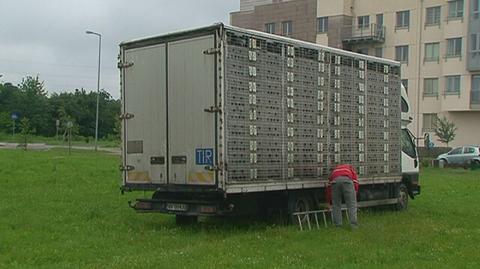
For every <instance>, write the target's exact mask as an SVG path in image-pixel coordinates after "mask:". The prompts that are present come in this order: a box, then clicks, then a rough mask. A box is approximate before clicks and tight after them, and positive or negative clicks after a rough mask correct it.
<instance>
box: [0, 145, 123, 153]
mask: <svg viewBox="0 0 480 269" xmlns="http://www.w3.org/2000/svg"><path fill="white" fill-rule="evenodd" d="M18 145H19V144H18V143H5V142H0V149H16V148H18ZM52 148H64V149H67V148H68V146H64V145H47V144H43V143H32V144H28V150H50V149H52ZM72 149H80V150H95V147H87V146H72ZM98 150H99V151H105V152H108V153H112V154H116V155H120V153H121V151H120V149H119V148H103V147H99V148H98Z"/></svg>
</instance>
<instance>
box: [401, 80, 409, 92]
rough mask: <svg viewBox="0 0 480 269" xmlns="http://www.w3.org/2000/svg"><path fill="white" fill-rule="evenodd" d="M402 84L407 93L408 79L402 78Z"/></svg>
mask: <svg viewBox="0 0 480 269" xmlns="http://www.w3.org/2000/svg"><path fill="white" fill-rule="evenodd" d="M402 85H403V87H405V91H406V92H407V94H408V79H402Z"/></svg>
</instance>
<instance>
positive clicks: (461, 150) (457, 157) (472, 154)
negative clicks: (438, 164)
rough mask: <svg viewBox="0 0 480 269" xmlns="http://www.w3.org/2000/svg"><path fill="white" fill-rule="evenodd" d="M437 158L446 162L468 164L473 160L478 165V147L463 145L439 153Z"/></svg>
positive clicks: (479, 159) (479, 162)
mask: <svg viewBox="0 0 480 269" xmlns="http://www.w3.org/2000/svg"><path fill="white" fill-rule="evenodd" d="M437 160H439V161H443V162H444V163H448V164H470V163H471V162H473V163H475V164H477V165H480V147H479V146H463V147H458V148H454V149H452V150H451V151H449V152H447V153H444V154H441V155H439V156H438V157H437Z"/></svg>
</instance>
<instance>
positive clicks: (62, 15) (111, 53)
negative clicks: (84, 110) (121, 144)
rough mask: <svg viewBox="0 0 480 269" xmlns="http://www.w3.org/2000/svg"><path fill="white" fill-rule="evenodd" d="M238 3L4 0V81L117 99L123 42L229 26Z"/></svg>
mask: <svg viewBox="0 0 480 269" xmlns="http://www.w3.org/2000/svg"><path fill="white" fill-rule="evenodd" d="M239 3H240V0H175V1H169V0H141V1H127V0H0V75H3V76H2V77H0V81H1V82H12V83H13V84H18V83H20V82H21V80H22V78H23V77H25V76H36V75H39V77H40V79H41V80H44V81H45V86H46V89H47V91H48V92H50V93H51V92H63V91H72V90H74V89H77V88H78V89H79V88H84V89H87V90H96V87H97V86H96V85H97V84H96V83H97V59H98V38H96V37H95V36H93V35H87V34H85V31H86V30H92V31H95V32H99V33H101V34H102V43H103V44H102V65H101V73H102V75H101V86H100V87H101V88H104V89H105V90H107V91H108V92H110V94H111V95H112V96H113V97H114V98H119V96H120V92H119V82H118V80H119V79H118V76H119V75H118V70H117V67H116V66H117V55H118V44H119V43H120V42H121V41H125V40H130V39H134V38H139V37H145V36H152V35H159V34H164V33H167V32H172V31H176V30H184V29H187V28H195V27H198V26H205V25H210V24H213V23H215V22H225V23H228V22H229V12H231V11H236V10H238V9H239Z"/></svg>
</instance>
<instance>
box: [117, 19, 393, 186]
mask: <svg viewBox="0 0 480 269" xmlns="http://www.w3.org/2000/svg"><path fill="white" fill-rule="evenodd" d="M119 68H120V69H121V81H122V86H121V90H122V124H123V125H122V132H123V134H122V139H123V142H122V147H123V153H122V166H121V169H122V177H123V184H122V185H123V188H124V189H125V190H156V189H159V188H171V189H176V190H188V191H217V192H224V193H227V194H228V193H246V192H263V191H275V190H292V189H305V188H319V187H324V186H325V185H326V181H327V177H328V174H329V172H330V171H331V169H332V168H333V167H334V166H335V165H337V164H340V163H349V164H352V165H353V166H354V167H355V168H356V169H357V170H358V172H359V175H360V183H361V184H376V183H392V182H400V181H401V144H400V132H401V111H400V98H401V91H400V89H401V88H400V85H401V84H400V66H399V64H398V63H397V62H394V61H390V60H386V59H380V58H375V57H371V56H367V55H361V54H356V53H352V52H347V51H343V50H338V49H333V48H329V47H325V46H320V45H316V44H311V43H307V42H302V41H298V40H294V39H290V38H286V37H281V36H276V35H271V34H266V33H261V32H257V31H252V30H245V29H240V28H236V27H232V26H226V25H223V24H216V25H213V26H209V27H204V28H199V29H195V30H190V31H184V32H178V33H173V34H168V35H163V36H158V37H150V38H144V39H139V40H133V41H129V42H124V43H122V44H121V45H120V62H119Z"/></svg>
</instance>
